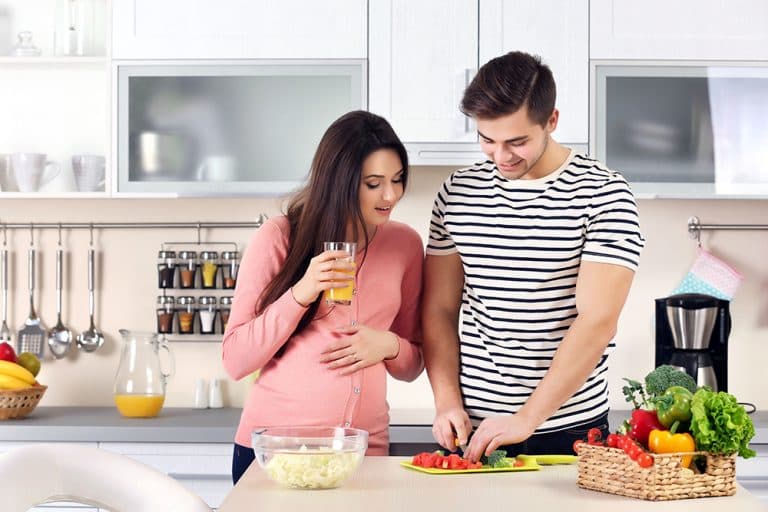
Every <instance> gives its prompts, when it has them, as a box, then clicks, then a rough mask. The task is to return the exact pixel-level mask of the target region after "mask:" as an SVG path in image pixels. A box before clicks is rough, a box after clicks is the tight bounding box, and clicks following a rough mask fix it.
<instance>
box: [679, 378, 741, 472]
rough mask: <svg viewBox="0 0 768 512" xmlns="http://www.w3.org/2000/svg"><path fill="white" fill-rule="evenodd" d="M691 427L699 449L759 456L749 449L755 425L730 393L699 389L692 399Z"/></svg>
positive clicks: (720, 453) (727, 453) (716, 452)
mask: <svg viewBox="0 0 768 512" xmlns="http://www.w3.org/2000/svg"><path fill="white" fill-rule="evenodd" d="M690 430H691V433H692V434H693V438H694V439H695V440H696V448H697V449H698V450H704V451H707V452H710V453H713V454H716V455H731V454H733V453H737V454H739V456H740V457H744V458H745V459H748V458H750V457H754V456H755V455H756V454H755V452H754V451H753V450H750V449H749V441H750V440H751V439H752V438H753V437H754V436H755V426H754V425H753V424H752V420H751V419H750V418H749V416H747V411H746V410H745V409H744V406H742V405H739V403H738V401H737V400H736V397H735V396H733V395H731V394H728V393H725V392H723V391H721V392H719V393H715V392H714V391H712V390H710V389H707V388H701V389H699V390H698V391H696V393H695V394H694V395H693V400H691V428H690Z"/></svg>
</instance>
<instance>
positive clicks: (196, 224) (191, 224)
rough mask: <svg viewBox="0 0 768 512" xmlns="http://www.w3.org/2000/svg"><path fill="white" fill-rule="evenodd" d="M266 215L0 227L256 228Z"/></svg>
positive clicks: (25, 224)
mask: <svg viewBox="0 0 768 512" xmlns="http://www.w3.org/2000/svg"><path fill="white" fill-rule="evenodd" d="M266 219H267V216H266V215H264V214H261V215H259V219H258V220H256V221H250V222H248V221H246V222H61V223H59V222H32V223H30V222H23V223H22V222H8V223H5V224H3V223H0V229H30V227H32V228H34V229H176V228H179V229H197V230H200V229H220V228H224V229H227V228H257V227H259V226H261V225H262V224H263V223H264V221H265V220H266Z"/></svg>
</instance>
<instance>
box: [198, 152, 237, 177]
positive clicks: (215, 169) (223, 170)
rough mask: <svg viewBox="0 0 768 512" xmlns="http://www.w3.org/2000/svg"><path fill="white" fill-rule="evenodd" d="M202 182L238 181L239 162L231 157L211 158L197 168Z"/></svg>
mask: <svg viewBox="0 0 768 512" xmlns="http://www.w3.org/2000/svg"><path fill="white" fill-rule="evenodd" d="M197 179H198V180H200V181H237V162H236V161H235V159H234V158H232V157H231V156H209V157H207V158H206V159H205V160H203V163H202V164H200V167H198V168H197Z"/></svg>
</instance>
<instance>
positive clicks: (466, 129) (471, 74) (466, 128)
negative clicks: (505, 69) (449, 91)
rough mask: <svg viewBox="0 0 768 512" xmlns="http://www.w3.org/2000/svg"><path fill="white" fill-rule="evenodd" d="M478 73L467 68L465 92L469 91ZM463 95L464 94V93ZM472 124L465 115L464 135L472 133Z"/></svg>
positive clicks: (465, 71) (465, 70)
mask: <svg viewBox="0 0 768 512" xmlns="http://www.w3.org/2000/svg"><path fill="white" fill-rule="evenodd" d="M476 73H477V70H475V69H473V68H466V69H464V90H465V91H466V90H467V87H469V83H470V82H471V81H472V79H473V78H475V74H476ZM462 94H463V92H462ZM469 125H470V122H469V116H468V115H464V133H470V132H471V129H470V126H469Z"/></svg>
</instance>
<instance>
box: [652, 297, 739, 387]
mask: <svg viewBox="0 0 768 512" xmlns="http://www.w3.org/2000/svg"><path fill="white" fill-rule="evenodd" d="M729 304H730V302H729V301H727V300H722V299H718V298H716V297H712V296H711V295H703V294H700V293H683V294H680V295H671V296H669V297H664V298H661V299H656V366H659V365H662V364H669V365H672V366H676V367H678V368H680V369H681V370H685V371H686V372H687V373H688V374H689V375H691V376H692V377H693V378H694V379H695V380H696V383H697V384H698V385H699V386H710V387H711V388H712V389H714V390H715V391H727V390H728V335H729V334H730V332H731V314H730V310H729Z"/></svg>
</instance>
